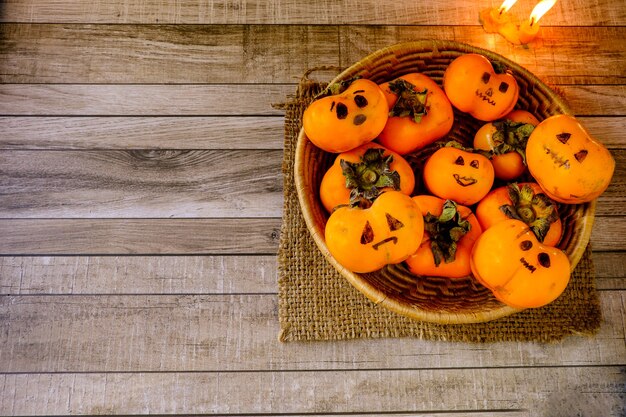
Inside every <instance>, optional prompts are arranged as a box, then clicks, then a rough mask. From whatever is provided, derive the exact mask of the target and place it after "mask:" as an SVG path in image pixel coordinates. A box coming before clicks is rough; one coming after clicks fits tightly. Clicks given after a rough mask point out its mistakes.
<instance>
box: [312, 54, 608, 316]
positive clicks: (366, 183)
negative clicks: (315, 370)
mask: <svg viewBox="0 0 626 417" xmlns="http://www.w3.org/2000/svg"><path fill="white" fill-rule="evenodd" d="M494 68H495V69H494ZM333 87H339V90H337V91H333V90H332V89H328V90H327V93H326V94H325V95H324V96H322V97H319V98H317V99H316V100H314V101H313V102H312V103H311V104H310V105H309V106H308V107H307V109H306V110H305V112H304V115H303V127H304V131H305V133H306V135H307V137H308V138H309V139H310V140H311V142H313V144H315V145H316V146H318V147H319V148H321V149H323V150H324V151H327V152H330V153H336V154H338V155H337V157H336V160H335V162H334V164H333V165H332V166H331V167H330V168H329V169H328V171H327V172H326V173H325V175H324V177H323V179H322V182H321V185H320V197H321V201H322V203H323V205H324V207H325V208H326V210H327V211H328V213H329V214H330V216H329V218H328V221H327V224H326V228H325V240H326V244H327V246H328V249H329V251H330V253H331V254H332V256H333V257H334V258H335V259H336V260H337V261H338V262H339V263H340V264H341V265H343V266H344V267H345V268H347V269H348V270H350V271H353V272H356V273H366V272H373V271H376V270H378V269H380V268H382V267H384V266H385V265H388V264H397V263H401V262H405V263H406V265H407V267H408V269H409V270H410V271H411V273H413V274H415V275H416V276H417V277H419V276H441V277H448V278H450V279H456V278H462V277H467V276H469V275H473V276H474V277H475V278H476V279H477V280H478V281H479V282H480V283H482V284H483V285H484V286H485V287H487V288H489V289H490V290H491V291H492V292H493V294H494V295H495V297H496V298H497V299H499V300H500V301H502V302H503V303H505V304H508V305H510V306H513V307H517V308H530V307H540V306H543V305H546V304H548V303H550V302H551V301H553V300H554V299H556V298H557V297H558V296H559V295H560V294H561V293H562V292H563V291H564V289H565V288H566V286H567V284H568V282H569V279H570V262H569V259H568V256H567V255H566V254H565V253H564V252H563V251H562V250H560V249H559V248H558V247H557V245H558V243H559V241H560V239H561V233H562V228H563V226H562V223H561V220H560V218H559V213H558V205H557V202H558V203H564V204H580V203H584V202H588V201H591V200H593V199H595V198H597V197H598V196H599V195H600V194H601V193H602V192H604V191H605V189H606V188H607V187H608V185H609V182H610V181H611V177H612V175H613V171H614V168H615V162H614V160H613V158H612V156H611V154H610V152H609V151H608V150H607V149H606V148H605V147H604V146H603V145H602V144H601V143H600V142H598V141H596V140H594V139H593V138H592V137H591V136H590V135H589V134H588V132H587V131H586V130H585V129H584V128H583V127H582V126H581V124H580V123H579V122H578V121H577V120H576V119H575V118H574V117H573V116H570V115H555V116H551V117H548V118H546V119H545V120H542V121H539V120H537V118H536V117H535V116H534V115H533V114H531V113H529V112H527V111H524V110H514V108H515V106H516V104H517V101H518V98H519V90H520V89H519V86H518V83H517V81H516V79H515V77H514V75H513V74H512V73H511V72H509V71H507V70H506V69H503V68H499V65H493V64H492V63H491V62H490V61H489V60H488V59H487V58H485V57H484V56H482V55H479V54H465V55H461V56H459V57H458V58H456V59H455V60H454V61H452V62H451V63H450V65H449V66H448V67H447V68H446V70H445V73H444V77H443V88H441V87H439V85H438V84H437V83H436V82H435V81H433V80H432V79H430V78H429V77H428V76H426V75H424V74H420V73H411V74H407V75H404V76H401V77H399V78H397V79H395V80H392V81H389V82H385V83H383V84H376V83H374V82H372V81H370V80H367V79H355V80H351V81H348V82H345V83H343V84H342V85H341V86H333ZM453 106H454V107H455V108H456V109H457V110H458V111H460V112H464V113H467V114H468V115H470V116H471V117H473V118H474V119H476V120H478V121H480V122H481V125H482V127H480V128H479V129H478V130H477V131H476V132H475V137H474V138H473V147H472V148H467V147H463V146H462V145H461V144H459V143H458V142H454V141H449V142H446V140H445V138H446V135H447V134H448V133H449V132H450V130H451V129H452V126H453V122H454V112H453ZM433 144H440V146H438V147H437V149H436V150H435V151H434V152H433V153H432V154H430V155H429V156H428V158H427V160H426V161H425V163H424V164H423V166H421V168H420V170H421V172H420V174H421V178H422V182H423V185H424V189H425V192H423V193H420V194H419V195H415V193H414V190H415V189H416V187H415V182H416V179H415V172H414V169H413V167H412V166H411V165H410V164H409V162H408V161H407V159H406V158H405V157H406V156H407V155H409V154H412V153H415V152H419V150H421V149H424V148H425V147H427V146H434V145H433ZM523 175H524V176H523ZM522 176H523V178H532V180H531V181H519V179H520V178H522ZM494 181H495V182H494ZM494 184H499V185H498V186H495V185H494ZM502 184H504V185H502Z"/></svg>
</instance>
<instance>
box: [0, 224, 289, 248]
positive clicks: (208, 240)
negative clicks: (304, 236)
mask: <svg viewBox="0 0 626 417" xmlns="http://www.w3.org/2000/svg"><path fill="white" fill-rule="evenodd" d="M279 235H280V219H276V218H259V219H238V218H212V219H203V218H198V219H161V220H158V219H97V220H96V219H93V220H92V219H39V220H19V219H17V220H16V219H12V220H0V236H3V239H2V240H0V255H9V254H13V255H16V254H22V255H27V254H107V255H121V254H134V255H142V254H143V255H145V254H151V255H155V254H160V255H164V254H167V255H170V254H187V255H192V254H196V255H197V254H213V255H221V254H273V253H276V250H277V248H278V240H279Z"/></svg>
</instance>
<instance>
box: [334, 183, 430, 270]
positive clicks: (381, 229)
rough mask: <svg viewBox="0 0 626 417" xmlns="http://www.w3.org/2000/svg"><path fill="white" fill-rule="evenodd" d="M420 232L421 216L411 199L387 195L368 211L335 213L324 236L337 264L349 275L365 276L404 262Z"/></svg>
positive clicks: (356, 209) (416, 244) (351, 209)
mask: <svg viewBox="0 0 626 417" xmlns="http://www.w3.org/2000/svg"><path fill="white" fill-rule="evenodd" d="M423 232H424V219H423V217H422V213H421V212H420V210H419V207H418V206H417V204H416V203H415V202H414V201H413V200H412V199H411V197H409V196H407V195H406V194H402V193H401V192H399V191H387V192H385V193H382V194H381V195H380V196H379V197H378V198H377V199H376V200H375V201H374V203H373V204H372V205H371V206H370V207H369V208H360V207H349V206H343V207H339V208H338V209H336V210H335V211H334V212H333V213H332V214H331V215H330V217H329V218H328V222H327V223H326V228H325V232H324V234H325V239H326V245H327V246H328V250H329V251H330V253H331V255H332V256H333V257H334V258H335V259H336V260H337V262H339V263H340V264H341V265H342V266H343V267H344V268H346V269H348V270H349V271H352V272H357V273H365V272H372V271H376V270H378V269H380V268H382V267H384V266H385V265H388V264H396V263H400V262H402V261H404V260H405V259H406V258H408V257H409V256H411V255H412V254H413V253H415V251H416V250H417V248H418V247H419V244H420V242H421V240H422V234H423Z"/></svg>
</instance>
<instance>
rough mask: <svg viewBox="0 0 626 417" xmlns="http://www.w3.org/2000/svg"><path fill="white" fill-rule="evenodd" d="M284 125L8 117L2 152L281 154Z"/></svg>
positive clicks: (602, 127) (210, 119)
mask: <svg viewBox="0 0 626 417" xmlns="http://www.w3.org/2000/svg"><path fill="white" fill-rule="evenodd" d="M259 99H261V97H259ZM283 122H284V119H283V118H282V117H279V116H270V117H263V116H246V117H239V116H197V117H185V116H181V117H173V116H167V117H141V116H139V117H89V116H87V117H49V116H22V117H10V116H9V117H0V149H90V150H92V149H137V150H139V149H282V148H283ZM617 124H619V123H617V121H616V122H615V123H612V122H606V123H598V126H597V129H596V130H597V131H599V132H601V134H603V136H604V138H605V139H606V140H609V141H611V140H613V132H612V126H613V125H617ZM616 133H617V132H616Z"/></svg>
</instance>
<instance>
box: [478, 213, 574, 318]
mask: <svg viewBox="0 0 626 417" xmlns="http://www.w3.org/2000/svg"><path fill="white" fill-rule="evenodd" d="M471 268H472V273H473V275H474V277H475V278H476V279H477V280H478V281H479V282H480V283H481V284H483V285H484V286H485V287H487V288H489V289H490V290H491V291H492V292H493V294H494V296H495V297H496V298H497V299H498V300H500V301H502V302H503V303H505V304H507V305H510V306H512V307H515V308H533V307H541V306H544V305H546V304H548V303H550V302H552V301H554V300H555V299H556V298H557V297H558V296H559V295H561V294H562V293H563V291H564V290H565V288H566V287H567V284H568V282H569V279H570V268H571V265H570V262H569V258H568V257H567V255H566V254H565V253H564V252H563V251H561V250H560V249H558V248H555V247H552V246H548V245H545V244H543V243H541V242H539V241H538V240H537V237H536V236H535V234H534V233H533V232H532V231H531V230H530V228H529V227H528V225H526V223H524V222H522V221H520V220H516V219H507V220H504V221H501V222H500V223H497V224H495V225H493V226H492V227H490V228H489V229H487V230H485V231H484V232H483V233H482V234H481V235H480V237H479V238H478V239H477V240H476V243H474V248H473V249H472V254H471Z"/></svg>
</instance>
